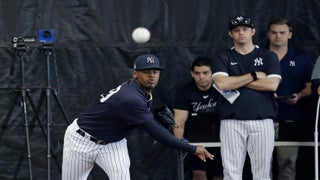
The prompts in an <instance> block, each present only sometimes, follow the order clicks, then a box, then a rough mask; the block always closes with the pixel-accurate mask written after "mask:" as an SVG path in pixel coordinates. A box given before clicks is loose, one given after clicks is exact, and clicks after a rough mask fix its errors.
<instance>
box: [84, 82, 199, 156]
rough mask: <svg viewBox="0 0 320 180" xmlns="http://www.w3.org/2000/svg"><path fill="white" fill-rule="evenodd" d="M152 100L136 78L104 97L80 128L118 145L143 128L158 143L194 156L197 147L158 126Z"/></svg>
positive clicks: (90, 109) (89, 110)
mask: <svg viewBox="0 0 320 180" xmlns="http://www.w3.org/2000/svg"><path fill="white" fill-rule="evenodd" d="M151 102H152V97H149V96H148V95H147V94H146V93H145V91H144V90H143V88H142V87H141V86H140V85H139V83H138V82H137V81H136V80H135V79H130V80H128V81H126V82H124V83H122V84H121V85H119V86H118V87H117V88H115V89H112V90H110V91H109V92H108V93H105V94H102V95H101V96H100V98H99V99H98V100H97V101H96V102H95V103H93V104H92V105H91V106H90V107H89V109H88V110H87V111H86V112H85V113H83V114H81V115H80V116H79V118H78V125H79V127H80V128H81V129H82V130H84V131H86V132H87V133H89V134H90V135H92V136H94V137H95V138H97V139H101V140H104V141H106V142H116V141H119V140H121V139H123V138H125V137H126V136H127V135H128V134H129V133H130V132H132V130H133V129H134V128H136V127H138V126H139V127H142V128H143V129H144V130H146V131H147V132H148V133H149V134H150V135H151V136H152V137H154V138H155V139H156V140H158V141H160V142H162V143H164V144H166V145H169V146H171V147H173V148H177V149H182V150H184V151H188V152H192V153H194V152H195V150H196V147H195V146H192V145H190V144H187V143H184V142H182V141H180V140H179V139H178V138H176V137H174V136H173V135H172V134H170V133H169V131H167V130H166V129H164V128H163V127H161V126H160V125H158V124H157V123H156V121H155V120H154V118H153V114H152V112H151V111H150V105H151Z"/></svg>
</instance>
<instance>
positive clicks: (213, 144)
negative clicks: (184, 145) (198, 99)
mask: <svg viewBox="0 0 320 180" xmlns="http://www.w3.org/2000/svg"><path fill="white" fill-rule="evenodd" d="M315 134H317V133H315ZM190 144H192V145H195V146H204V147H220V146H221V143H220V142H195V143H190ZM274 145H275V146H313V147H315V152H316V153H317V150H316V149H318V148H316V147H317V146H319V144H318V143H316V142H311V141H310V142H300V141H275V144H274ZM186 155H187V153H185V152H183V151H181V150H179V152H178V180H184V164H183V163H184V162H183V161H184V158H185V157H186ZM315 180H318V157H317V155H316V156H315Z"/></svg>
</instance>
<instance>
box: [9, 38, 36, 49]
mask: <svg viewBox="0 0 320 180" xmlns="http://www.w3.org/2000/svg"><path fill="white" fill-rule="evenodd" d="M35 42H36V38H35V37H14V38H13V39H12V43H13V47H14V48H20V47H25V44H26V43H35Z"/></svg>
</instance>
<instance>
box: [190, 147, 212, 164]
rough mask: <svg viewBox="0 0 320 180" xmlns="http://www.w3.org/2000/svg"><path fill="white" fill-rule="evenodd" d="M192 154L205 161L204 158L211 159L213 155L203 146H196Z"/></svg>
mask: <svg viewBox="0 0 320 180" xmlns="http://www.w3.org/2000/svg"><path fill="white" fill-rule="evenodd" d="M194 155H196V156H198V158H200V159H201V160H202V161H204V162H206V158H209V159H211V160H213V157H214V155H212V154H210V153H209V152H208V151H207V150H206V148H204V147H203V146H197V149H196V152H195V153H194Z"/></svg>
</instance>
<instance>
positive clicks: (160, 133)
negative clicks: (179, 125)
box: [62, 54, 213, 180]
mask: <svg viewBox="0 0 320 180" xmlns="http://www.w3.org/2000/svg"><path fill="white" fill-rule="evenodd" d="M133 69H134V70H133V78H132V79H130V80H128V81H126V82H124V83H122V84H121V85H119V86H118V87H117V88H115V89H112V90H110V91H109V92H107V93H104V94H101V95H100V97H99V98H98V99H97V100H96V101H95V102H94V103H93V104H92V105H91V106H90V107H89V108H88V109H87V111H86V112H84V113H83V114H81V115H80V116H79V117H78V118H77V119H76V120H74V121H73V123H72V124H71V125H69V126H68V128H67V130H66V132H65V137H64V148H63V160H62V180H86V179H87V177H88V175H89V173H90V171H91V169H92V168H93V166H94V164H97V165H99V166H100V167H101V168H102V169H103V170H104V171H105V172H106V173H107V175H108V177H109V179H110V180H130V171H129V167H130V158H129V153H128V148H127V140H126V136H128V135H129V134H130V132H132V131H133V130H134V129H135V128H137V127H141V128H143V129H145V130H146V131H147V132H148V133H149V134H150V135H151V136H152V137H154V138H155V139H156V140H158V141H159V142H163V143H164V144H166V145H169V146H170V147H173V148H177V149H182V150H184V151H187V152H190V153H193V154H195V155H196V156H198V157H199V158H200V159H201V160H203V161H206V158H210V159H213V155H212V154H210V153H209V152H208V151H207V150H206V149H205V148H204V147H201V146H198V147H196V146H193V145H190V144H188V143H185V142H183V141H181V140H179V139H178V138H176V137H174V136H173V135H172V134H171V133H170V132H169V131H167V130H166V129H164V128H162V127H161V126H160V125H158V123H157V122H156V121H155V120H154V118H153V114H152V113H151V111H150V104H151V102H152V94H151V91H152V89H153V88H154V87H155V86H156V85H157V83H158V81H159V77H160V70H161V69H162V67H161V66H160V62H159V60H158V58H157V57H156V56H154V55H151V54H145V55H141V56H139V57H137V58H136V60H135V62H134V67H133Z"/></svg>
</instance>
